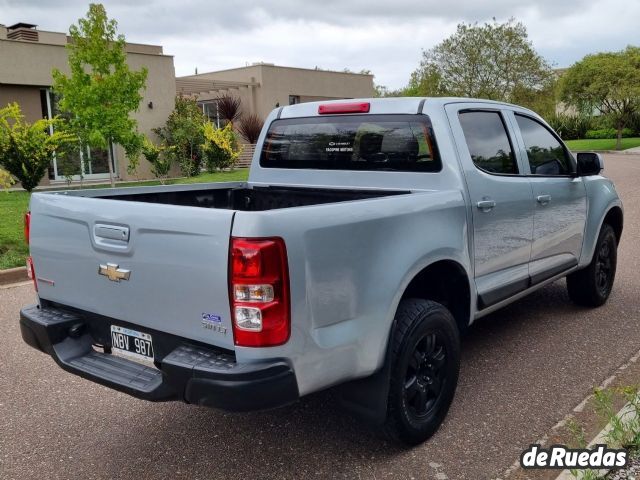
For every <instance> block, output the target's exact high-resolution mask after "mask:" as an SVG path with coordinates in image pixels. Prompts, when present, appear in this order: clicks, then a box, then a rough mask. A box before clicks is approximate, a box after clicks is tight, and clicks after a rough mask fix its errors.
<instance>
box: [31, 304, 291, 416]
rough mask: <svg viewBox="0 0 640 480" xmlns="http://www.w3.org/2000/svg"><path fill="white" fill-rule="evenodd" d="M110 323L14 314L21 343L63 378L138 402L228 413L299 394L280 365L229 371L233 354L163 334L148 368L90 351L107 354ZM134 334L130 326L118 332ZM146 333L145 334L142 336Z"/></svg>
mask: <svg viewBox="0 0 640 480" xmlns="http://www.w3.org/2000/svg"><path fill="white" fill-rule="evenodd" d="M111 324H123V322H119V321H117V320H112V319H108V318H106V317H98V316H96V315H95V314H90V313H88V312H78V311H73V310H71V309H67V308H60V307H55V306H48V305H44V304H43V306H42V307H39V306H37V305H32V306H29V307H25V308H24V309H22V310H21V311H20V331H21V333H22V338H23V339H24V341H25V342H26V343H27V344H29V345H31V346H32V347H34V348H36V349H38V350H40V351H42V352H45V353H47V354H49V355H51V356H52V357H53V359H54V360H55V361H56V363H57V364H58V365H59V366H60V367H62V368H63V369H64V370H66V371H68V372H71V373H74V374H76V375H79V376H81V377H83V378H86V379H88V380H92V381H94V382H96V383H100V384H102V385H105V386H107V387H110V388H113V389H115V390H118V391H121V392H124V393H128V394H129V395H132V396H134V397H137V398H142V399H145V400H151V401H169V400H183V401H185V402H187V403H193V404H196V405H202V406H208V407H215V408H220V409H223V410H228V411H249V410H261V409H267V408H275V407H279V406H282V405H286V404H289V403H292V402H294V401H296V400H297V399H298V386H297V382H296V378H295V373H294V372H293V370H292V368H291V366H290V365H289V364H288V363H287V362H286V361H285V360H278V359H276V360H271V361H269V362H261V363H236V360H235V356H234V355H233V353H232V352H226V351H220V350H214V349H211V348H209V347H206V346H203V345H196V344H194V343H193V342H189V341H188V340H186V339H183V338H180V337H176V336H172V335H168V334H166V333H162V332H153V331H151V332H150V333H151V334H152V335H153V338H154V347H155V343H156V338H158V341H159V345H158V348H156V349H155V352H156V354H155V361H154V363H155V367H154V366H151V365H150V366H147V365H143V364H141V363H138V362H134V361H131V360H128V359H125V358H122V357H119V356H114V355H111V354H109V353H103V352H101V351H97V350H96V349H94V348H93V345H95V344H96V343H98V344H101V345H105V346H106V347H107V350H106V351H108V348H109V347H110V343H109V342H110V339H109V335H106V334H105V333H104V332H105V329H108V328H110V327H109V325H111ZM125 326H129V327H131V328H134V329H135V328H138V329H141V327H137V326H135V325H131V324H128V325H125ZM142 330H145V331H148V329H142Z"/></svg>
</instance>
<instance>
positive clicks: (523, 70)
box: [405, 19, 553, 102]
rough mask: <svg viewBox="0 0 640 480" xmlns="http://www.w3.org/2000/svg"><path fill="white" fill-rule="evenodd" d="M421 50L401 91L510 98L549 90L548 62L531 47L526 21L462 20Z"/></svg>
mask: <svg viewBox="0 0 640 480" xmlns="http://www.w3.org/2000/svg"><path fill="white" fill-rule="evenodd" d="M422 55H423V56H422V62H421V63H420V67H419V68H418V69H417V70H416V71H414V72H413V74H412V75H411V79H410V81H409V86H408V87H407V89H406V90H405V93H406V94H409V95H420V96H422V95H424V96H442V95H450V96H461V97H480V98H487V99H490V100H501V101H507V102H513V101H516V100H519V99H521V98H524V99H527V100H528V99H530V98H531V97H532V96H536V94H541V92H545V91H548V89H549V88H550V84H551V83H552V82H553V72H552V70H551V67H550V66H549V64H548V63H547V62H546V61H545V60H544V59H543V58H542V57H541V56H540V55H539V54H538V53H537V52H536V51H535V49H534V48H533V46H532V44H531V42H530V41H529V39H528V37H527V30H526V28H525V26H524V25H523V24H522V23H520V22H516V21H515V20H513V19H511V20H509V21H507V22H505V23H498V22H497V21H496V20H495V19H494V20H493V22H492V23H485V24H484V25H478V24H477V23H474V24H466V23H461V24H459V25H458V28H457V30H456V32H455V33H454V34H453V35H452V36H450V37H449V38H447V39H445V40H443V41H442V42H441V43H439V44H438V45H436V46H435V47H433V48H431V49H429V50H425V51H423V54H422Z"/></svg>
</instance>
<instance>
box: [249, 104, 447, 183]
mask: <svg viewBox="0 0 640 480" xmlns="http://www.w3.org/2000/svg"><path fill="white" fill-rule="evenodd" d="M260 166H262V167H267V168H269V167H271V168H313V169H323V170H390V171H403V172H437V171H440V169H441V168H442V164H441V162H440V157H439V155H438V150H437V147H436V143H435V139H434V137H433V129H432V127H431V122H430V121H429V118H428V117H426V116H425V115H344V116H338V115H335V116H326V117H308V118H293V119H282V120H275V121H274V122H273V123H272V124H271V126H270V127H269V131H268V132H267V136H266V138H265V141H264V144H263V146H262V152H261V154H260Z"/></svg>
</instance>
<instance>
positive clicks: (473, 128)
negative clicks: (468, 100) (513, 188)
mask: <svg viewBox="0 0 640 480" xmlns="http://www.w3.org/2000/svg"><path fill="white" fill-rule="evenodd" d="M459 118H460V125H462V131H463V132H464V138H465V140H466V141H467V146H468V147H469V153H470V154H471V160H473V163H474V164H475V166H476V167H478V168H479V169H481V170H484V171H485V172H489V173H497V174H517V173H518V165H517V163H516V159H515V156H514V155H513V149H512V148H511V142H510V141H509V136H508V134H507V129H506V127H505V125H504V122H503V120H502V115H500V113H499V112H489V111H462V112H460V114H459Z"/></svg>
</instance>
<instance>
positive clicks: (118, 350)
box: [111, 325, 153, 361]
mask: <svg viewBox="0 0 640 480" xmlns="http://www.w3.org/2000/svg"><path fill="white" fill-rule="evenodd" d="M111 351H112V353H115V354H122V355H125V356H129V357H132V358H134V359H138V360H146V361H149V360H153V341H152V340H151V335H149V334H148V333H144V332H138V331H137V330H131V329H130V328H124V327H119V326H118V325H111Z"/></svg>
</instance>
